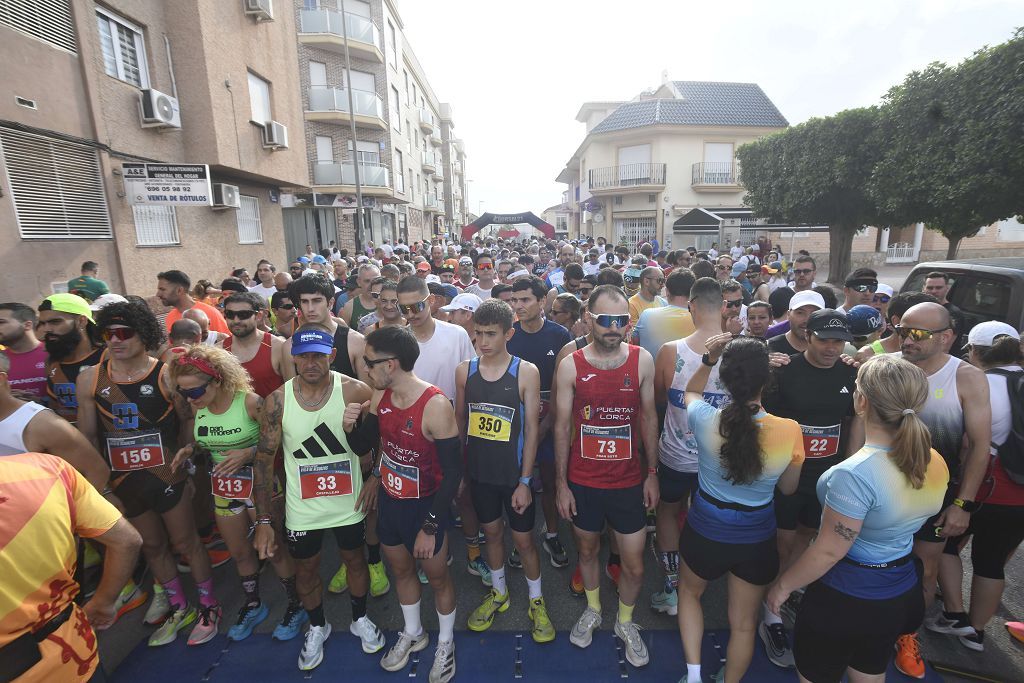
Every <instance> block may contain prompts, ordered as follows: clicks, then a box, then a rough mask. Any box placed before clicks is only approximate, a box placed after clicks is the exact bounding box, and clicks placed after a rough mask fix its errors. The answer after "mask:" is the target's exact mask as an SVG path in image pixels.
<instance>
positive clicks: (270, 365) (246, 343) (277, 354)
mask: <svg viewBox="0 0 1024 683" xmlns="http://www.w3.org/2000/svg"><path fill="white" fill-rule="evenodd" d="M262 298H263V297H262V296H261V295H259V294H257V293H256V292H235V293H234V294H232V295H231V296H229V297H228V298H227V299H225V300H224V317H225V318H226V319H227V321H228V328H229V329H230V330H231V335H232V336H230V337H228V338H227V339H225V340H224V349H225V350H226V351H230V352H231V354H232V355H234V357H235V358H237V359H238V361H239V362H240V363H241V364H242V367H243V368H245V369H246V370H247V371H248V372H249V376H250V377H252V390H253V391H255V392H256V393H257V394H258V395H259V396H260V398H266V397H267V396H269V395H270V393H271V392H272V391H274V389H277V388H278V387H279V386H281V385H282V384H284V378H283V377H282V375H284V371H283V370H282V368H283V367H284V363H285V357H284V347H285V340H284V339H281V338H280V337H277V336H274V335H272V334H271V333H269V332H258V331H257V329H256V328H257V326H258V324H259V322H260V320H261V319H262V317H263V316H264V315H266V312H265V309H266V305H265V302H264V301H262Z"/></svg>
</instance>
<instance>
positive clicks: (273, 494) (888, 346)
mask: <svg viewBox="0 0 1024 683" xmlns="http://www.w3.org/2000/svg"><path fill="white" fill-rule="evenodd" d="M254 273H255V277H252V276H250V273H249V271H248V270H247V269H245V268H238V269H234V270H231V271H230V275H229V276H228V277H225V278H222V279H219V280H218V278H214V279H213V280H209V279H199V278H198V277H196V276H198V275H206V276H207V277H208V276H209V275H210V274H197V273H191V274H190V273H186V272H183V271H181V270H174V269H172V270H167V271H165V272H161V273H155V274H154V275H153V287H152V290H151V291H149V292H133V293H131V294H126V295H120V294H116V293H110V291H109V289H108V288H107V286H106V285H105V284H104V283H103V282H102V280H100V279H99V278H98V277H97V276H98V274H99V273H98V266H97V264H95V263H91V262H89V263H86V264H83V272H82V277H80V278H76V279H75V280H73V281H71V282H70V283H69V291H68V292H67V293H59V294H53V295H50V296H47V297H46V298H44V299H43V300H42V302H41V303H39V302H11V303H0V344H2V345H3V347H4V351H3V353H0V456H3V457H0V510H2V511H3V513H4V514H3V515H2V518H0V576H3V577H5V579H4V580H3V581H2V582H0V624H2V625H0V661H3V662H4V671H3V679H4V680H17V681H56V680H97V681H100V680H105V679H104V678H103V676H104V672H103V668H102V666H101V664H102V662H100V661H99V657H98V654H97V651H98V650H97V635H96V631H102V630H103V629H106V628H108V627H110V626H111V625H112V624H113V623H114V622H115V621H116V620H117V619H118V617H120V616H122V615H124V614H125V613H126V612H128V611H130V610H133V609H136V608H144V609H145V616H144V622H145V624H147V625H150V627H151V630H149V631H148V638H149V645H151V646H154V647H156V646H164V645H167V644H168V643H171V642H173V641H174V640H175V639H176V638H178V637H187V639H188V644H189V645H193V646H200V645H202V644H204V643H208V642H209V641H211V640H212V639H213V638H215V637H216V636H217V635H218V633H222V632H226V637H227V638H228V639H230V640H235V641H239V640H244V639H246V638H248V637H249V636H250V635H251V634H252V633H253V630H254V629H255V628H256V627H257V626H258V625H260V624H261V623H262V622H264V621H265V620H267V619H272V620H273V621H272V623H274V622H276V625H275V627H274V630H273V637H274V638H275V639H277V640H280V641H289V640H293V639H295V640H297V641H300V643H301V644H297V646H296V648H295V654H296V655H297V659H298V667H299V669H301V670H307V671H308V670H311V669H314V668H315V667H317V666H318V665H320V663H321V662H322V660H323V657H324V649H325V647H329V645H328V640H329V639H330V637H331V636H332V635H334V636H335V637H336V638H337V637H338V635H337V634H336V633H334V632H333V631H334V626H336V625H338V624H345V623H347V624H348V630H349V633H350V634H351V635H352V636H353V637H355V638H358V639H359V642H360V644H361V647H362V650H363V651H364V652H365V653H367V654H368V655H370V654H374V653H378V655H377V656H380V657H381V659H380V665H381V667H382V668H383V669H385V670H387V671H391V672H397V671H401V670H403V669H404V668H405V667H406V665H407V663H408V661H409V659H410V656H411V654H412V653H414V652H419V651H422V650H424V649H425V648H427V647H428V645H429V644H430V640H431V636H430V634H428V633H427V631H426V630H425V628H424V625H423V620H422V615H421V594H422V591H423V590H424V586H426V587H428V589H429V590H430V591H431V592H432V594H433V598H434V605H435V608H436V611H437V620H438V624H439V630H438V632H437V633H436V634H434V639H435V641H436V642H435V650H434V656H433V660H432V661H433V663H432V666H431V669H430V674H429V680H430V681H432V682H435V683H436V682H441V681H449V680H452V679H453V678H454V677H455V674H456V669H457V667H456V661H457V658H456V652H455V640H454V632H455V629H456V628H457V627H460V626H465V627H466V628H468V629H470V630H472V631H477V632H481V631H486V630H487V629H489V628H491V627H492V625H493V624H494V623H495V621H496V620H497V621H499V623H500V620H501V614H502V613H504V612H507V611H508V610H509V609H510V608H515V609H518V610H525V612H526V613H527V615H528V618H529V622H530V625H531V626H530V630H531V635H532V637H533V639H534V640H535V641H537V642H538V643H548V642H551V641H554V640H556V639H557V638H568V639H569V641H570V642H571V643H572V644H573V645H574V646H577V647H580V648H586V647H588V646H590V645H591V643H592V639H593V635H594V632H595V630H597V629H598V628H600V627H601V625H602V599H604V600H605V601H607V600H614V601H615V602H616V604H617V616H616V618H615V621H614V624H613V629H614V633H615V635H616V636H617V637H618V638H619V639H620V640H621V641H622V643H623V652H624V655H625V658H626V660H627V661H628V662H629V664H630V665H632V666H634V667H643V666H645V665H647V664H648V662H649V659H650V654H649V653H648V650H647V644H646V641H645V637H644V635H643V633H642V631H641V629H640V627H639V626H637V624H636V623H635V622H634V619H633V614H634V611H635V609H636V608H637V605H638V604H640V603H648V604H649V606H650V608H651V609H653V610H656V611H657V612H661V613H664V614H668V615H674V616H677V618H678V624H679V629H680V634H681V639H682V645H683V651H684V654H685V661H684V662H680V663H679V671H680V674H681V675H682V678H681V681H683V682H686V681H688V682H689V683H695V682H696V681H701V680H703V679H702V675H703V676H704V678H709V677H710V678H713V679H714V680H724V681H727V682H728V683H735V682H738V681H739V680H740V679H741V678H742V676H743V675H744V673H745V672H746V671H747V669H748V667H749V665H750V662H751V659H752V656H753V653H754V648H755V647H763V648H764V649H765V651H766V653H767V655H768V657H769V659H770V660H771V662H772V663H773V664H775V665H777V666H779V667H786V668H795V669H796V671H797V672H798V674H799V676H800V678H801V680H805V681H813V682H814V683H822V682H826V681H840V680H841V679H843V677H844V676H849V680H850V681H856V682H858V683H860V682H862V681H882V680H884V672H885V670H886V668H887V666H888V665H889V663H890V661H892V660H893V658H894V657H895V665H896V667H897V668H899V669H900V670H901V671H902V672H903V673H904V674H906V675H908V676H911V677H916V678H923V677H924V675H925V665H924V662H923V659H922V656H921V652H920V648H919V645H918V640H917V635H916V632H917V631H918V629H919V628H920V627H922V624H923V626H924V627H925V628H927V629H929V630H932V631H935V632H938V633H944V634H948V635H949V636H951V637H953V638H956V639H957V641H958V642H959V644H960V645H959V646H963V647H967V648H970V649H972V650H976V651H981V650H983V649H984V643H985V632H986V626H988V625H989V622H990V621H992V619H993V616H994V615H995V613H996V610H997V608H998V606H999V603H1000V597H1001V595H1002V591H1003V587H1004V583H1005V577H1004V566H1005V565H1006V564H1007V562H1008V561H1009V558H1010V557H1012V555H1013V553H1014V551H1015V549H1016V547H1017V546H1018V545H1019V544H1020V542H1021V541H1022V539H1024V433H1022V431H1021V425H1022V420H1024V417H1022V413H1021V410H1022V409H1024V393H1022V391H1024V389H1022V387H1024V384H1022V378H1024V373H1022V367H1021V361H1022V351H1021V349H1022V346H1021V340H1020V333H1019V331H1018V330H1016V329H1014V328H1013V327H1011V326H1010V325H1007V324H1006V323H1003V322H999V321H983V322H980V323H977V324H975V325H974V326H973V327H970V329H968V327H967V322H966V319H965V316H964V314H963V313H962V312H961V311H959V310H958V309H957V308H956V307H955V306H953V305H952V304H950V303H949V302H948V300H947V298H946V295H947V293H948V291H949V278H948V277H947V276H946V275H945V274H943V273H941V272H935V273H931V274H929V276H928V278H927V280H926V286H925V291H923V292H907V293H902V294H899V295H896V294H895V293H894V292H893V289H892V288H891V287H889V286H887V285H885V284H884V283H880V282H879V281H878V274H877V273H876V272H875V271H874V270H871V269H870V268H858V269H856V270H854V271H853V272H852V273H850V274H849V276H848V277H846V278H845V279H844V282H843V286H842V287H841V289H840V288H838V287H837V288H833V287H832V286H830V285H827V284H824V283H818V282H816V281H815V275H816V264H815V260H814V258H813V257H812V256H811V255H810V254H807V253H806V252H801V253H799V254H797V255H795V258H794V259H793V260H792V262H791V263H789V262H787V260H786V259H785V258H784V257H783V255H782V254H780V253H779V252H777V251H774V250H772V249H771V245H770V244H767V243H765V242H763V241H762V242H760V243H758V244H753V245H749V246H746V247H744V246H742V245H741V244H740V243H738V242H737V244H736V245H735V246H731V247H729V248H726V249H722V251H721V253H719V250H718V248H717V245H715V247H714V248H712V249H710V250H708V251H697V250H696V249H694V248H692V247H691V248H689V249H679V250H675V251H668V252H666V251H663V250H660V249H659V245H658V244H657V242H656V241H655V240H652V241H651V242H645V243H643V244H640V245H626V244H620V245H616V244H611V243H606V242H605V240H603V239H598V240H596V241H595V240H592V239H582V240H575V241H571V242H570V241H561V242H554V241H552V240H545V239H540V240H537V239H533V240H525V239H520V240H515V241H511V240H510V241H503V240H500V239H498V240H493V239H487V240H483V239H480V238H477V239H476V240H474V241H472V242H463V243H461V244H455V243H452V244H449V243H441V242H436V243H433V244H431V243H415V244H411V245H406V244H402V243H400V242H399V243H397V244H382V245H379V246H374V245H372V244H371V245H370V246H369V248H367V249H365V250H363V251H361V252H359V253H348V252H346V251H345V250H339V249H337V248H335V247H334V245H333V243H332V245H331V248H329V249H325V250H323V251H322V252H320V253H317V252H315V251H314V250H313V248H312V247H311V246H307V250H306V253H305V254H304V255H302V256H301V257H299V258H297V259H296V260H295V261H293V262H291V263H289V264H287V267H286V268H282V269H280V270H278V268H277V267H276V266H275V265H274V264H273V263H270V262H269V261H266V260H263V261H260V262H259V263H258V264H256V267H255V270H254ZM193 278H195V279H193ZM138 295H147V298H141V297H140V296H138ZM45 454H52V455H45ZM54 456H56V457H54ZM506 525H507V526H508V527H510V533H509V535H508V536H506V534H505V527H506ZM460 532H461V533H462V534H463V537H464V539H465V548H466V556H464V557H455V556H454V553H453V550H452V549H451V546H450V537H452V535H453V534H458V533H460ZM567 533H571V534H572V537H573V541H574V543H573V546H574V548H575V554H574V556H571V553H569V552H567V550H566V547H565V545H564V544H563V541H564V539H566V534H567ZM327 534H329V535H331V536H333V537H334V539H335V542H336V545H337V547H338V549H339V551H340V553H339V554H340V557H338V556H335V555H334V554H333V553H329V554H328V555H326V556H322V554H321V551H322V548H323V543H324V537H325V535H327ZM648 536H652V540H651V541H648ZM506 539H510V540H511V543H508V542H507V540H506ZM968 541H972V542H971V546H970V551H969V552H970V556H971V565H972V568H973V577H972V579H971V581H970V583H969V585H970V587H971V592H970V596H969V603H970V609H969V610H967V609H966V608H965V607H964V605H965V596H964V594H963V590H962V586H963V584H964V581H963V579H964V576H963V574H964V565H963V563H962V561H961V552H962V551H963V549H964V547H965V546H966V544H967V543H968ZM603 544H606V545H607V546H608V553H607V558H608V559H607V561H606V562H604V563H603V565H604V566H603V567H602V563H601V562H600V561H599V554H600V551H601V548H602V545H603ZM649 548H650V549H652V550H653V553H654V555H655V557H656V558H657V562H656V564H655V567H657V569H658V570H660V572H661V574H662V575H663V582H662V583H661V585H660V588H661V589H660V590H659V591H658V592H656V593H654V594H652V595H648V596H644V595H641V592H642V586H643V578H644V572H645V562H644V560H645V553H647V552H648V549H649ZM232 561H233V563H234V567H235V569H236V570H237V580H238V581H239V582H240V584H241V587H242V590H243V592H244V604H243V606H242V608H241V610H240V611H239V612H238V613H237V614H226V613H225V612H224V610H223V608H222V606H221V604H220V602H219V600H218V597H217V587H216V586H215V585H214V582H213V571H212V570H213V568H214V567H216V566H220V565H222V564H225V563H227V562H232ZM545 561H546V562H549V563H550V564H551V565H552V566H554V567H556V568H567V570H568V568H570V567H571V571H567V572H566V577H565V581H566V583H568V588H569V589H570V590H571V591H573V592H574V593H576V594H577V595H579V596H580V598H581V602H583V603H584V606H582V607H581V613H580V614H579V616H578V618H577V619H576V621H575V625H574V626H573V627H572V629H571V631H570V632H569V633H556V630H555V628H554V627H553V625H552V620H551V618H550V614H549V612H548V607H547V605H546V603H545V599H544V594H545V591H547V592H549V593H550V591H552V590H565V588H566V587H565V585H558V586H551V585H549V584H550V581H548V583H547V584H545V585H542V581H541V563H542V562H545ZM101 563H102V572H101V573H100V575H99V578H95V577H94V578H93V579H92V580H86V579H85V578H83V577H84V576H85V572H84V570H85V569H86V568H88V567H90V566H98V565H100V564H101ZM321 563H325V564H328V565H330V568H331V572H334V571H335V568H337V570H336V573H334V574H333V577H332V579H331V580H330V581H329V582H328V585H327V586H326V589H327V591H329V592H333V593H344V592H348V594H349V597H350V609H351V615H350V619H344V618H343V617H342V616H341V615H332V614H328V613H325V609H324V586H323V584H322V582H321V579H320V575H321V574H320V565H321ZM265 564H269V565H271V567H272V571H273V573H274V575H276V578H277V582H276V583H279V584H280V589H278V588H277V587H276V585H272V586H270V587H269V588H268V587H266V586H265V585H261V584H263V583H266V581H265V580H264V579H265V578H266V576H265V575H262V572H261V570H262V569H263V568H264V566H265ZM507 568H515V569H517V570H521V572H522V575H523V577H524V579H525V586H523V585H522V583H523V581H522V580H518V579H514V578H513V577H514V576H515V574H514V573H512V574H507V573H506V570H507ZM463 571H466V572H468V573H469V574H471V575H474V576H477V577H479V579H480V581H481V582H482V583H483V584H484V586H485V587H486V593H485V595H484V596H483V598H482V600H481V601H480V603H479V606H478V607H476V609H474V610H473V611H472V612H471V613H470V614H468V615H457V614H456V609H455V605H456V595H455V591H456V586H455V583H454V581H453V574H454V573H456V572H463ZM647 571H650V568H648V569H647ZM602 573H604V574H605V575H607V577H608V578H609V579H610V584H609V583H606V584H605V587H606V589H607V587H608V586H609V585H610V586H611V587H612V590H611V591H610V594H608V593H609V591H607V590H606V591H605V593H606V595H604V596H602V589H601V585H602V578H601V575H602ZM186 574H188V575H190V577H191V578H190V583H191V584H194V590H193V589H192V588H186V585H185V583H186V582H185V581H184V580H183V578H182V577H183V575H186ZM143 576H151V577H152V582H151V583H150V581H149V580H145V581H143V580H142V577H143ZM723 576H725V577H727V582H728V621H729V628H730V638H729V644H728V648H727V653H726V659H725V665H724V666H722V667H720V668H719V667H718V666H717V663H714V664H712V663H710V662H706V664H708V665H709V667H708V669H709V670H708V671H702V662H701V642H702V639H703V635H704V616H703V609H702V605H701V596H702V594H703V592H704V591H705V589H706V587H707V585H708V583H709V582H711V581H714V580H716V579H718V578H720V577H723ZM11 577H17V580H13V579H12V578H11ZM392 586H393V587H394V588H395V591H394V593H395V594H396V595H397V599H398V602H399V605H400V607H401V613H402V617H403V628H402V630H401V631H400V632H399V633H398V635H397V637H396V638H395V639H394V640H393V641H392V642H390V643H389V642H387V639H386V638H385V636H384V634H383V632H382V631H381V630H380V629H379V628H378V627H377V625H376V624H375V623H374V621H373V620H372V618H371V613H372V612H373V611H374V610H373V609H372V608H371V609H368V602H369V601H368V598H370V597H372V598H374V599H387V600H391V599H393V598H390V597H389V598H384V597H383V596H385V595H387V594H388V593H390V592H391V588H392ZM275 590H282V591H283V592H284V595H285V596H286V600H285V601H284V605H285V606H284V609H283V611H281V613H278V614H271V610H270V609H269V608H268V606H267V602H266V600H265V598H264V596H265V595H266V594H267V592H272V591H275ZM192 596H194V597H195V599H194V600H193V597H192ZM513 596H514V597H513ZM936 598H939V599H940V600H941V608H938V607H935V608H932V607H931V603H932V602H933V601H934V600H936ZM784 618H785V619H786V620H787V621H789V623H791V624H793V625H794V626H793V628H792V629H787V628H786V626H785V625H784ZM431 621H432V619H431ZM1007 628H1008V629H1009V630H1010V632H1011V634H1013V635H1015V636H1016V637H1018V639H1021V640H1024V625H1021V624H1019V623H1015V622H1011V623H1007ZM758 641H760V645H759V644H758ZM381 653H382V654H381ZM711 669H714V671H712V670H711Z"/></svg>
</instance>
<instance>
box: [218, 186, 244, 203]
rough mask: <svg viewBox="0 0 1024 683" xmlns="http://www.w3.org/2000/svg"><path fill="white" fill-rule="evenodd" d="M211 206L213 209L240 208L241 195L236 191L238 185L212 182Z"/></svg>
mask: <svg viewBox="0 0 1024 683" xmlns="http://www.w3.org/2000/svg"><path fill="white" fill-rule="evenodd" d="M213 208H215V209H240V208H242V197H241V195H239V193H238V185H228V184H226V183H214V184H213Z"/></svg>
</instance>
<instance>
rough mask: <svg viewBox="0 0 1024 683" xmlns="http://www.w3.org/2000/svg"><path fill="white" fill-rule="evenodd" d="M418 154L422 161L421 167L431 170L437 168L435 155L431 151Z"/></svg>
mask: <svg viewBox="0 0 1024 683" xmlns="http://www.w3.org/2000/svg"><path fill="white" fill-rule="evenodd" d="M420 154H421V158H422V162H423V168H429V169H430V170H431V171H433V170H434V169H435V168H437V157H436V156H435V155H434V153H433V152H421V153H420Z"/></svg>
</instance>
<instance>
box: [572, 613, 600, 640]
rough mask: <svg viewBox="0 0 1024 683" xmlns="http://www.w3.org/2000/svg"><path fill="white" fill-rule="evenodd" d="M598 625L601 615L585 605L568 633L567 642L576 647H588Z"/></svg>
mask: <svg viewBox="0 0 1024 683" xmlns="http://www.w3.org/2000/svg"><path fill="white" fill-rule="evenodd" d="M600 625H601V614H600V613H599V612H597V611H596V610H595V609H593V608H592V607H591V606H590V605H587V608H586V609H585V610H583V614H581V615H580V618H579V619H577V620H576V623H575V624H574V625H573V627H572V632H570V633H569V642H570V643H572V644H573V645H575V646H576V647H590V643H591V641H593V640H594V631H596V630H597V627H598V626H600Z"/></svg>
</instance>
